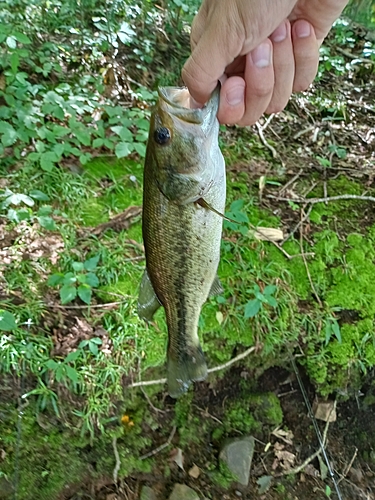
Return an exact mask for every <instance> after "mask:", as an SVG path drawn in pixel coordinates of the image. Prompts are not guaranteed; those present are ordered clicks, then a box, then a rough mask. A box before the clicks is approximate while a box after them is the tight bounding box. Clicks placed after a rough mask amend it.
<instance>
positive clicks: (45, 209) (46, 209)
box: [38, 205, 53, 217]
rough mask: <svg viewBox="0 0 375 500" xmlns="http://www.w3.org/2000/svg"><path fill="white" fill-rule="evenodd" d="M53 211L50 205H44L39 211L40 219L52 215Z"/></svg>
mask: <svg viewBox="0 0 375 500" xmlns="http://www.w3.org/2000/svg"><path fill="white" fill-rule="evenodd" d="M52 211H53V208H52V207H51V206H50V205H43V206H42V207H40V208H39V210H38V217H44V216H46V215H50V214H51V213H52Z"/></svg>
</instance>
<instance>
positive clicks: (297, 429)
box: [61, 367, 375, 500]
mask: <svg viewBox="0 0 375 500" xmlns="http://www.w3.org/2000/svg"><path fill="white" fill-rule="evenodd" d="M250 376H251V373H249V372H248V371H247V370H246V369H245V368H243V367H236V368H233V369H231V370H229V371H228V372H227V374H226V375H225V377H223V378H222V379H221V381H220V382H218V384H217V385H216V386H215V388H214V389H213V388H210V387H209V385H208V384H207V383H200V384H197V385H196V388H195V391H194V397H193V401H192V405H191V412H192V415H196V416H199V418H201V419H202V428H203V426H204V423H205V421H208V422H209V428H210V429H212V423H213V422H214V423H215V422H219V421H221V418H222V416H223V414H224V411H225V408H226V407H227V405H228V403H230V401H233V400H235V399H236V397H238V392H237V391H236V390H235V389H234V390H233V388H236V387H237V386H238V380H239V379H241V378H245V379H246V378H247V377H250ZM302 378H303V384H304V387H305V390H306V392H307V395H308V399H309V401H310V403H311V404H312V403H313V401H314V399H315V397H316V396H315V393H314V390H313V387H312V386H311V385H310V384H309V382H308V381H307V379H306V378H304V377H302ZM369 387H370V386H368V387H364V389H363V390H364V391H366V390H367V389H369ZM256 392H257V393H259V392H273V393H274V394H276V395H277V396H278V398H279V400H280V403H281V407H282V410H283V414H284V419H283V423H282V425H281V428H282V429H283V430H285V431H289V432H288V434H277V432H276V433H275V434H276V435H275V434H271V432H272V431H274V429H272V428H268V429H266V430H265V429H263V431H262V432H261V433H258V434H255V437H256V446H255V454H254V458H253V462H252V467H251V478H250V483H249V485H248V487H241V486H239V485H238V484H235V483H234V484H233V485H232V486H230V487H229V488H222V487H220V486H215V485H213V483H212V480H211V479H210V472H209V470H207V465H208V464H212V463H215V462H217V457H218V455H219V446H220V443H219V442H216V441H215V440H214V439H212V433H211V432H210V433H205V434H204V435H203V436H201V440H200V442H199V445H191V446H189V447H187V448H184V449H183V450H182V456H183V467H184V470H182V469H181V468H180V467H179V466H178V465H177V464H176V463H175V462H174V461H173V458H171V457H172V456H173V455H174V453H173V452H174V450H176V449H177V447H178V446H179V434H178V430H177V432H176V434H175V435H174V438H173V440H172V442H171V444H170V446H169V447H167V448H166V449H164V450H163V451H161V452H160V453H158V454H156V455H155V457H156V458H155V467H154V470H153V473H152V474H134V475H131V477H128V478H126V479H124V480H122V481H120V483H119V484H118V485H117V486H116V485H114V484H113V481H112V480H111V479H110V478H103V477H101V478H99V480H95V481H94V482H92V481H90V482H88V483H87V484H86V485H85V486H84V487H83V485H80V486H79V487H78V486H77V488H74V486H72V487H71V488H69V490H68V491H66V494H65V495H64V496H62V497H61V500H79V499H82V500H83V499H84V498H91V499H95V500H136V499H138V498H139V495H140V491H141V488H142V486H143V485H147V486H150V487H152V489H153V491H154V492H155V493H156V494H157V498H158V499H167V498H168V497H169V495H170V493H171V491H172V489H173V485H174V484H175V483H185V484H187V485H188V486H190V487H191V488H193V489H194V490H195V491H196V492H197V493H198V494H199V495H200V496H201V498H204V497H207V498H210V499H213V500H220V499H223V500H235V499H238V498H243V499H247V500H250V499H254V498H259V499H261V500H280V499H283V500H284V499H285V500H289V499H290V500H313V499H314V500H323V499H326V498H327V497H328V496H329V495H328V494H326V492H330V498H332V499H336V498H339V497H338V495H337V494H336V492H335V491H334V485H333V483H332V480H331V479H330V477H329V475H328V477H327V478H326V479H324V480H323V479H322V478H321V473H322V472H324V465H321V463H320V457H319V459H318V458H315V459H313V460H312V461H311V462H310V463H309V464H308V465H307V466H306V467H305V468H304V470H303V471H302V472H298V473H296V474H292V475H289V474H287V472H288V468H289V469H290V467H288V466H287V465H288V464H286V462H283V461H282V460H278V459H277V458H276V455H275V451H276V452H277V450H283V451H286V452H289V453H290V454H291V455H290V456H291V457H292V458H293V457H294V458H293V459H294V462H293V467H298V465H300V464H302V463H303V462H304V461H305V460H306V459H308V458H309V457H310V456H311V455H313V454H314V453H315V451H316V450H318V449H319V444H318V440H317V437H316V433H315V431H314V428H313V425H312V420H311V418H310V417H309V415H308V412H307V409H306V405H305V402H304V398H303V395H302V392H301V390H300V387H299V385H298V382H297V380H296V377H295V375H294V373H293V372H292V371H288V370H286V369H282V368H271V369H269V370H267V371H266V372H265V373H264V374H263V375H262V377H261V378H260V379H259V380H258V382H257V387H256ZM159 398H160V401H159V403H160V406H161V407H162V408H163V413H161V412H158V411H153V416H154V417H155V419H158V420H159V421H160V422H161V423H162V424H163V426H164V427H171V428H172V424H171V420H172V417H173V415H174V405H175V402H174V400H172V399H171V398H169V397H168V396H165V394H163V393H160V394H159ZM163 400H164V403H163ZM318 425H319V427H320V430H321V433H322V434H323V432H324V427H325V425H326V424H325V423H324V422H319V423H318ZM146 430H147V429H146V428H145V431H146ZM148 432H150V433H151V434H152V441H153V443H154V446H155V449H156V448H157V447H158V446H159V445H161V444H163V440H162V439H161V438H160V435H157V434H155V433H152V431H150V429H148ZM280 435H281V436H285V435H286V436H287V437H286V438H285V439H286V440H287V441H289V444H288V443H287V442H286V441H285V439H283V437H281V438H280ZM233 436H235V437H238V434H234V435H233ZM164 441H165V439H164ZM266 450H267V451H266ZM149 451H150V450H145V453H147V452H149ZM151 451H152V450H151ZM326 452H327V455H328V457H329V462H330V465H331V467H332V469H333V471H334V474H335V479H336V482H337V483H338V487H339V490H340V493H341V498H342V499H346V500H349V499H350V500H356V499H358V500H372V499H374V498H375V404H372V405H369V406H367V405H366V404H365V400H364V394H363V393H361V394H359V395H358V397H357V398H354V399H352V400H350V401H343V402H340V403H338V404H337V420H336V421H335V422H333V423H330V425H329V429H328V439H327V442H326ZM278 456H279V457H280V455H278ZM166 464H168V465H169V467H170V470H171V474H170V476H169V477H168V478H166V477H165V474H164V470H165V465H166ZM283 464H284V465H283ZM285 464H286V465H285ZM194 465H196V466H198V467H199V469H200V475H199V477H198V478H196V479H194V478H192V477H190V476H189V473H188V471H190V469H191V468H192V467H193V466H194ZM283 474H285V475H283ZM263 476H275V477H274V479H273V481H272V485H271V487H270V489H269V490H268V491H267V492H265V493H264V494H259V493H258V491H259V485H258V484H257V481H258V480H259V478H261V477H263ZM327 486H329V488H330V490H329V489H326V488H327Z"/></svg>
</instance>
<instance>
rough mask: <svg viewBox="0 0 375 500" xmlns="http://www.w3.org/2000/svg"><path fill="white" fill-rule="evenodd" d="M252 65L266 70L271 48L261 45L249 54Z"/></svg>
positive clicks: (269, 61) (268, 45) (266, 44)
mask: <svg viewBox="0 0 375 500" xmlns="http://www.w3.org/2000/svg"><path fill="white" fill-rule="evenodd" d="M251 58H252V60H253V63H254V64H255V66H256V67H257V68H266V67H267V66H269V65H270V64H271V46H270V44H268V43H261V44H260V45H258V47H257V48H256V49H254V50H253V51H252V53H251Z"/></svg>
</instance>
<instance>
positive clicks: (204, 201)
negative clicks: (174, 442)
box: [138, 87, 226, 397]
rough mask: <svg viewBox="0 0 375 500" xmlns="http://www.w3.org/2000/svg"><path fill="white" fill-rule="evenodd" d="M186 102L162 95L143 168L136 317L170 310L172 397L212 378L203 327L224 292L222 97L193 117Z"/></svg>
mask: <svg viewBox="0 0 375 500" xmlns="http://www.w3.org/2000/svg"><path fill="white" fill-rule="evenodd" d="M189 99H190V95H189V92H188V90H187V89H184V88H174V87H166V88H160V89H159V100H158V103H157V105H156V108H155V110H154V112H153V113H152V116H151V124H150V133H149V138H148V144H147V151H146V160H145V167H144V187H143V214H142V224H143V226H142V231H143V240H144V245H145V252H146V270H145V273H144V275H143V278H142V282H141V286H140V293H139V301H138V314H139V316H140V317H141V318H143V319H145V320H147V321H151V320H152V317H153V315H154V313H155V311H156V310H157V309H158V307H159V306H160V305H162V306H163V307H164V309H165V314H166V320H167V326H168V337H169V340H168V351H167V372H168V375H167V380H168V391H169V394H170V395H171V396H172V397H177V396H179V395H180V394H182V393H183V392H185V391H186V390H187V388H188V387H189V385H190V383H191V382H192V381H198V380H204V379H205V378H206V376H207V366H206V362H205V359H204V355H203V353H202V349H201V346H200V343H199V338H198V321H199V316H200V312H201V309H202V306H203V304H204V303H205V301H206V300H207V297H208V296H209V295H210V294H215V293H220V292H221V291H222V289H221V285H220V282H219V280H218V278H217V275H216V272H217V268H218V265H219V260H220V241H221V232H222V218H221V217H220V213H223V212H224V207H225V193H226V187H225V164H224V158H223V155H222V154H221V151H220V149H219V145H218V132H219V123H218V121H217V118H216V113H217V109H218V105H219V92H218V90H216V91H215V92H214V94H213V95H212V97H211V99H210V101H209V102H208V103H207V105H206V106H205V107H204V108H202V109H190V106H189Z"/></svg>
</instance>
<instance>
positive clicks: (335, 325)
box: [332, 320, 342, 344]
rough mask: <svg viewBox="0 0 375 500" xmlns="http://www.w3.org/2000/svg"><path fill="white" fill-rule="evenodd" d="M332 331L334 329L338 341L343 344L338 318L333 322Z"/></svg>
mask: <svg viewBox="0 0 375 500" xmlns="http://www.w3.org/2000/svg"><path fill="white" fill-rule="evenodd" d="M332 331H333V333H334V335H335V337H336V339H337V341H338V342H339V344H341V342H342V339H341V331H340V325H339V324H338V323H337V321H336V320H334V321H333V322H332Z"/></svg>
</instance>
